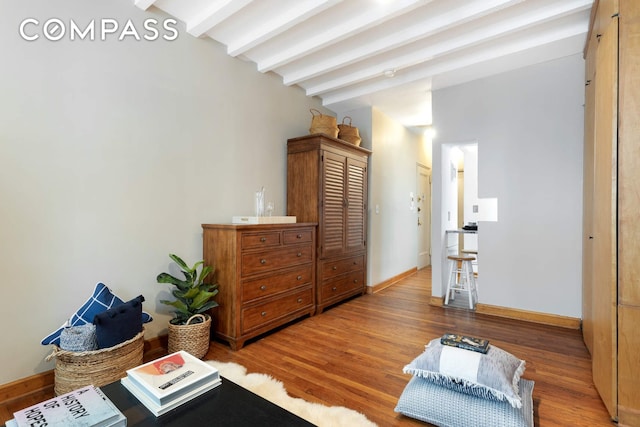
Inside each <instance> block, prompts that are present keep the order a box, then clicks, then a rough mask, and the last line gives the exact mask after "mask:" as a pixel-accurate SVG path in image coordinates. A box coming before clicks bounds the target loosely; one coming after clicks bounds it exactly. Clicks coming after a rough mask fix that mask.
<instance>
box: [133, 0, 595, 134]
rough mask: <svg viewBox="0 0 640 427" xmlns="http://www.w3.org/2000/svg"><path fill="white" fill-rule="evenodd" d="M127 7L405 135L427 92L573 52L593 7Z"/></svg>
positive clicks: (425, 107) (225, 3)
mask: <svg viewBox="0 0 640 427" xmlns="http://www.w3.org/2000/svg"><path fill="white" fill-rule="evenodd" d="M134 2H135V5H136V6H137V7H139V8H141V9H143V10H147V9H149V8H150V7H155V8H158V9H160V10H162V11H164V12H165V13H166V14H168V15H171V16H173V17H175V18H176V19H178V20H180V21H182V22H184V23H185V25H186V29H187V31H188V33H189V34H191V35H192V36H194V37H210V38H212V39H214V40H216V41H218V42H220V43H222V44H223V45H224V46H225V47H226V49H227V53H228V54H229V55H230V56H233V57H238V58H241V59H243V60H247V61H251V62H254V63H255V64H256V66H257V69H258V71H259V72H262V73H266V72H273V73H276V74H278V75H280V76H281V77H282V81H283V84H285V85H298V86H300V87H301V88H302V89H304V90H305V91H306V93H307V95H309V96H318V97H319V98H321V99H322V103H323V105H324V106H326V107H327V108H329V109H331V110H333V111H335V112H336V113H338V114H340V113H341V112H346V111H349V110H352V109H355V108H360V107H363V106H374V107H376V108H377V109H379V110H381V111H382V112H384V113H385V114H387V115H388V116H390V117H392V118H394V119H396V120H398V121H399V122H400V123H402V124H403V125H405V126H407V127H413V126H424V125H428V124H430V123H431V91H432V90H435V89H440V88H444V87H447V86H452V85H457V84H460V83H464V82H468V81H471V80H474V79H477V78H480V77H486V76H490V75H493V74H498V73H502V72H505V71H508V70H512V69H516V68H519V67H523V66H527V65H532V64H536V63H541V62H545V61H549V60H553V59H557V58H561V57H564V56H568V55H573V54H577V53H580V52H582V50H583V48H584V44H585V40H586V36H587V30H588V26H589V25H588V24H589V14H590V9H591V5H592V3H593V0H134ZM385 72H388V73H391V74H393V77H388V76H385Z"/></svg>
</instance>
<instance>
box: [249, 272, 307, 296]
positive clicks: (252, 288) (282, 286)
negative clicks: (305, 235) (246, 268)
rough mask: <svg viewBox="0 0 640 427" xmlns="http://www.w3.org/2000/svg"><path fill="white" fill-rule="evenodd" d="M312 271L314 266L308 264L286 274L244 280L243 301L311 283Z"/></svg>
mask: <svg viewBox="0 0 640 427" xmlns="http://www.w3.org/2000/svg"><path fill="white" fill-rule="evenodd" d="M312 272H313V266H312V265H311V264H308V265H307V266H305V267H301V268H298V269H296V270H293V271H291V272H288V273H285V274H278V275H272V276H267V277H263V278H260V279H253V280H245V281H243V282H242V302H243V303H246V302H248V301H251V300H254V299H257V298H263V297H268V296H271V295H275V294H278V293H280V292H285V291H288V290H291V289H295V288H297V287H300V286H303V285H306V284H310V283H311V279H312V277H313V275H312V274H313V273H312Z"/></svg>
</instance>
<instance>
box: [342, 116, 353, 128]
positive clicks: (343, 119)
mask: <svg viewBox="0 0 640 427" xmlns="http://www.w3.org/2000/svg"><path fill="white" fill-rule="evenodd" d="M346 119H349V124H348V125H347V126H349V127H351V117H349V116H344V117H343V118H342V124H343V125H346V123H345V122H344V121H345V120H346Z"/></svg>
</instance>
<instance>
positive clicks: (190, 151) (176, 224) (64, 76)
mask: <svg viewBox="0 0 640 427" xmlns="http://www.w3.org/2000/svg"><path fill="white" fill-rule="evenodd" d="M0 10H2V13H1V14H0V52H2V66H1V67H0V97H1V100H2V102H0V215H1V218H2V222H3V225H2V226H1V227H0V250H1V256H0V271H1V272H2V284H1V285H0V286H1V291H2V298H0V312H2V314H3V325H4V326H3V329H2V332H3V333H2V339H3V345H2V349H3V351H2V352H0V366H3V367H4V369H2V370H1V371H0V384H1V383H6V382H9V381H13V380H15V379H18V378H22V377H25V376H28V375H31V374H34V373H37V372H41V371H44V370H48V369H52V368H53V364H52V363H45V362H44V357H45V356H46V355H47V354H48V353H49V352H50V348H48V347H44V346H41V345H40V343H39V342H40V339H41V338H42V337H44V336H45V335H47V334H48V333H49V332H50V331H51V330H53V329H55V328H56V327H58V326H59V325H60V324H62V323H63V321H64V320H65V319H66V318H67V317H68V316H69V315H70V314H71V313H72V312H73V311H74V310H75V309H76V308H77V307H78V306H80V305H81V304H82V303H83V302H84V300H85V299H86V298H87V296H88V295H89V294H90V292H91V291H92V290H93V287H94V285H95V284H96V282H98V281H103V282H104V283H105V284H107V285H108V286H109V287H110V288H111V289H112V290H113V291H114V292H115V293H116V294H118V295H120V296H121V297H122V298H124V299H130V298H133V297H135V296H137V295H139V294H143V295H144V296H145V298H146V302H145V303H144V309H145V310H147V311H149V312H151V313H152V314H153V315H154V317H155V320H154V321H153V322H152V323H151V324H149V325H148V326H147V332H146V338H147V339H148V338H151V337H154V336H157V335H158V334H161V333H165V332H166V323H167V321H168V320H169V319H170V318H171V314H170V310H168V308H167V307H166V306H164V305H162V304H160V303H159V300H160V299H162V298H166V297H167V296H168V293H167V291H166V290H167V289H168V287H167V286H166V285H159V284H157V283H156V281H155V277H156V275H157V274H158V273H160V272H162V271H166V269H167V268H168V266H169V265H170V263H171V261H170V259H169V257H168V254H169V253H170V252H173V253H177V254H179V255H181V256H183V257H184V258H185V260H187V261H188V262H195V261H196V260H198V259H201V258H202V238H201V224H202V223H215V222H229V221H230V219H231V216H233V215H245V214H250V213H252V212H253V194H254V192H255V190H257V189H259V188H260V187H261V186H263V185H264V186H265V187H266V194H267V198H268V199H269V200H274V201H275V204H276V212H275V213H276V214H284V211H285V195H286V140H287V138H290V137H295V136H300V135H305V134H307V133H308V128H309V124H310V121H311V114H310V113H309V108H311V107H313V108H320V104H319V102H318V101H317V100H315V99H309V98H307V97H306V96H305V94H304V93H303V92H302V91H301V90H299V89H296V88H288V87H285V86H283V85H282V82H281V81H280V79H279V78H276V77H275V76H274V75H263V74H260V73H258V72H256V69H255V65H254V64H251V63H245V62H243V61H240V60H237V59H232V58H229V57H227V55H226V54H225V50H224V48H223V47H222V46H221V45H218V44H216V43H215V42H213V41H211V40H205V39H196V38H194V37H192V36H190V35H188V34H187V33H186V31H185V30H184V28H183V27H179V31H180V36H179V38H178V39H177V40H176V41H172V42H168V41H163V40H156V41H154V42H149V41H136V40H134V39H132V38H128V39H126V40H125V41H118V40H117V39H114V38H108V39H107V40H106V41H100V40H96V41H89V40H84V41H82V40H76V41H70V40H68V39H63V40H61V41H58V42H51V41H48V40H46V39H43V38H41V39H39V40H37V41H34V42H27V41H24V40H23V39H22V38H20V36H19V34H18V27H19V25H20V22H21V21H22V20H23V19H25V18H28V17H35V18H37V19H39V20H41V22H42V21H45V20H47V19H49V18H52V17H55V18H59V19H61V20H63V21H64V22H69V20H71V19H74V20H75V21H76V22H78V23H82V24H85V25H86V23H87V22H88V21H89V20H91V19H98V20H100V19H102V18H114V19H117V20H118V21H119V22H121V23H124V22H125V21H126V20H127V19H129V18H131V19H132V20H133V21H134V22H135V23H136V25H138V28H142V22H143V20H144V19H146V18H148V17H155V18H157V19H160V20H162V19H164V18H165V16H158V15H154V14H153V13H148V12H143V11H140V10H139V9H138V8H136V7H135V6H134V5H133V2H132V1H130V0H110V1H99V2H97V1H85V0H57V1H55V2H51V1H48V0H29V1H14V0H0ZM16 355H19V357H16Z"/></svg>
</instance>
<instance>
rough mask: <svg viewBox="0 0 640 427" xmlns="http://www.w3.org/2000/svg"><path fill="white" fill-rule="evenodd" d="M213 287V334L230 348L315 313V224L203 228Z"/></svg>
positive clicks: (204, 244) (212, 226)
mask: <svg viewBox="0 0 640 427" xmlns="http://www.w3.org/2000/svg"><path fill="white" fill-rule="evenodd" d="M202 228H203V231H204V236H203V255H204V262H205V265H210V266H213V267H214V268H215V278H216V281H217V283H218V284H219V293H218V295H217V296H216V301H217V302H218V304H219V305H220V306H219V307H217V308H216V309H215V311H214V314H215V316H214V318H215V319H214V325H213V329H214V333H215V335H216V336H217V337H218V338H221V339H223V340H225V341H228V342H229V345H230V346H231V348H232V349H234V350H237V349H240V348H242V346H243V345H244V343H245V341H246V340H248V339H250V338H253V337H255V336H257V335H259V334H262V333H264V332H267V331H269V330H271V329H273V328H275V327H277V326H280V325H283V324H285V323H287V322H290V321H291V320H294V319H296V318H299V317H302V316H304V315H307V314H309V315H313V314H314V313H315V269H314V266H315V263H314V260H315V256H316V224H315V223H295V224H268V225H266V224H261V225H244V224H242V225H235V224H203V225H202Z"/></svg>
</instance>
